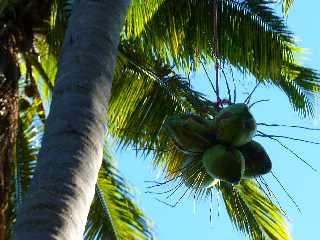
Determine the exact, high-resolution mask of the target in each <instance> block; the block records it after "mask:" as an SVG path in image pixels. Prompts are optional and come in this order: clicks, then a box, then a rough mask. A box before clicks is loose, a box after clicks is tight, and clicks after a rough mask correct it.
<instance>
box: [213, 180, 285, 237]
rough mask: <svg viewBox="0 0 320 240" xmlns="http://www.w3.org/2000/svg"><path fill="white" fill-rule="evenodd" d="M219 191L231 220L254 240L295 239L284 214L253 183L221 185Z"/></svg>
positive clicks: (246, 181) (248, 181)
mask: <svg viewBox="0 0 320 240" xmlns="http://www.w3.org/2000/svg"><path fill="white" fill-rule="evenodd" d="M218 189H219V190H220V191H221V192H222V196H223V200H224V203H225V206H226V209H227V212H228V214H229V217H230V219H231V220H232V222H233V223H234V224H235V226H236V227H237V228H238V229H239V230H241V231H243V232H246V233H247V234H248V235H249V236H250V237H251V239H255V240H256V239H273V240H287V239H291V236H290V233H289V231H288V223H287V221H286V218H285V215H284V213H283V212H282V211H281V210H280V209H279V208H278V207H277V206H276V205H274V204H273V203H272V202H270V200H269V199H268V198H267V197H266V196H265V194H264V193H263V192H262V191H261V189H260V188H259V186H258V185H257V184H256V183H255V182H254V181H252V180H242V181H241V183H240V184H239V185H236V186H232V185H230V184H228V183H224V182H220V184H219V186H218Z"/></svg>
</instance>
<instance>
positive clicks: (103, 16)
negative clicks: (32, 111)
mask: <svg viewBox="0 0 320 240" xmlns="http://www.w3.org/2000/svg"><path fill="white" fill-rule="evenodd" d="M129 2H130V1H129V0H117V1H114V0H78V1H75V3H74V6H73V11H72V15H71V18H70V21H69V27H68V30H67V33H66V37H65V40H64V45H63V48H62V54H61V58H60V61H59V67H58V75H57V80H56V85H55V89H54V94H53V99H52V104H51V111H50V114H49V117H48V121H47V126H46V130H45V135H44V138H43V141H42V148H41V150H40V153H39V163H38V166H37V169H36V173H35V176H34V179H33V181H32V184H31V187H30V191H29V193H28V194H27V196H26V199H25V200H24V203H23V205H22V208H21V209H20V211H19V213H18V215H17V223H16V226H15V239H18V240H21V239H28V240H29V239H34V240H37V239H41V240H42V239H59V240H60V239H66V240H72V239H82V234H83V231H84V227H85V223H86V217H87V214H88V212H89V208H90V204H91V201H92V199H93V196H94V191H95V183H96V180H97V176H98V171H99V168H100V165H101V160H102V150H103V140H104V134H105V124H106V106H107V104H108V100H109V97H110V90H111V84H112V78H113V70H114V66H115V60H116V56H117V45H118V42H119V34H120V31H121V27H122V24H123V20H124V17H125V14H126V10H127V7H128V4H129Z"/></svg>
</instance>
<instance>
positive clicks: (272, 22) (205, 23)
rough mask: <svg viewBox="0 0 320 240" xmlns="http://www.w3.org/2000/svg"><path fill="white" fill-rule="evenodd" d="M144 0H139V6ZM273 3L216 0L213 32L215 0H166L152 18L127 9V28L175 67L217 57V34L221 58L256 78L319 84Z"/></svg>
mask: <svg viewBox="0 0 320 240" xmlns="http://www.w3.org/2000/svg"><path fill="white" fill-rule="evenodd" d="M145 2H147V1H144V2H140V4H141V6H140V8H141V7H143V6H142V5H144V4H145ZM270 3H271V2H270V1H243V2H241V3H240V2H236V1H231V0H217V6H218V8H217V10H218V13H219V14H218V16H219V17H218V18H219V24H218V29H217V31H218V32H215V31H214V26H213V22H214V21H213V16H214V8H213V6H214V5H213V1H203V0H195V1H191V0H190V1H162V2H160V3H159V4H158V5H157V7H156V8H157V9H158V10H157V12H155V14H154V15H153V17H152V18H150V16H149V15H147V16H146V18H145V19H147V20H148V21H145V22H141V21H140V22H135V21H134V20H133V16H134V14H133V13H131V14H132V16H131V15H130V14H129V16H128V18H127V21H126V28H125V29H126V30H125V34H126V36H127V37H129V38H130V37H136V38H139V39H140V40H141V41H142V44H143V46H144V49H145V50H147V49H148V51H152V52H155V53H157V55H158V56H162V57H163V58H164V59H166V61H167V62H171V61H173V62H174V63H175V64H176V66H177V67H185V66H188V65H190V63H191V62H192V63H195V64H194V65H197V63H198V65H199V58H200V57H204V58H206V59H213V60H214V57H213V55H214V53H213V51H214V50H215V49H214V46H215V44H216V43H215V41H214V40H213V39H214V38H218V41H219V46H218V53H217V54H218V55H219V58H220V60H222V61H224V62H228V63H230V64H232V65H234V66H235V67H237V68H239V69H240V70H241V71H243V72H247V73H251V74H253V75H254V76H255V77H256V78H257V80H260V81H267V82H268V83H274V84H277V83H278V82H282V81H298V80H299V81H306V80H307V81H308V82H309V83H310V84H313V85H314V86H316V87H317V86H319V79H318V78H319V77H318V74H317V73H316V72H315V71H313V70H312V69H308V68H304V67H302V66H300V65H298V64H296V63H295V58H296V57H297V56H296V55H297V54H300V53H301V51H302V50H301V49H300V48H298V47H296V46H295V43H294V40H293V34H292V33H291V32H290V31H289V30H288V29H287V27H286V25H285V23H284V20H283V19H282V18H280V17H278V16H277V15H276V14H275V11H274V10H273V9H272V8H270V6H269V5H270ZM132 12H134V11H133V10H132ZM139 13H140V14H143V13H144V11H140V12H139ZM143 24H144V25H143ZM137 29H139V30H140V31H136V30H137ZM292 76H299V78H296V77H295V78H292ZM317 90H318V89H317V88H314V89H313V91H317ZM306 112H308V111H306ZM309 112H310V111H309Z"/></svg>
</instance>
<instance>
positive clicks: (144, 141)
mask: <svg viewBox="0 0 320 240" xmlns="http://www.w3.org/2000/svg"><path fill="white" fill-rule="evenodd" d="M130 46H131V47H130ZM117 63H118V64H117V67H116V71H115V76H114V80H113V86H112V96H111V100H110V103H109V111H108V112H109V129H110V132H111V133H112V134H113V135H115V136H116V137H117V138H118V139H120V141H121V143H122V144H123V145H124V146H126V145H128V144H130V143H134V144H135V145H136V146H137V147H138V148H143V149H145V150H146V151H145V152H148V149H153V148H154V146H155V145H154V144H157V143H161V142H163V139H162V140H160V138H161V136H160V130H161V128H162V126H163V123H164V121H165V120H166V118H167V117H168V116H171V115H175V114H186V113H187V112H191V111H192V112H196V113H201V114H206V111H209V110H210V106H211V108H212V107H213V103H212V102H210V101H209V100H207V99H205V98H204V96H203V95H202V94H200V93H198V92H196V91H193V90H192V89H191V87H190V85H189V83H188V81H187V80H186V79H183V78H182V77H181V76H180V75H178V74H176V73H175V72H174V71H173V70H172V68H171V67H170V66H168V65H166V64H164V63H163V62H161V60H159V59H157V58H155V56H153V55H152V54H149V55H148V54H146V52H143V51H142V50H141V49H140V48H139V47H134V43H129V44H128V42H126V41H122V44H121V46H120V54H119V57H118V62H117Z"/></svg>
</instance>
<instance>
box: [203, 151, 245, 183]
mask: <svg viewBox="0 0 320 240" xmlns="http://www.w3.org/2000/svg"><path fill="white" fill-rule="evenodd" d="M202 162H203V165H204V168H205V169H206V171H207V173H208V174H209V175H210V176H211V177H212V178H218V179H220V180H223V181H226V182H229V183H233V184H237V183H239V181H240V180H241V178H242V176H243V173H244V169H245V159H244V157H243V155H242V154H241V152H240V151H239V150H237V149H236V148H232V147H227V146H224V145H216V146H214V147H211V148H209V149H207V150H206V151H205V152H204V153H203V156H202Z"/></svg>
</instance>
